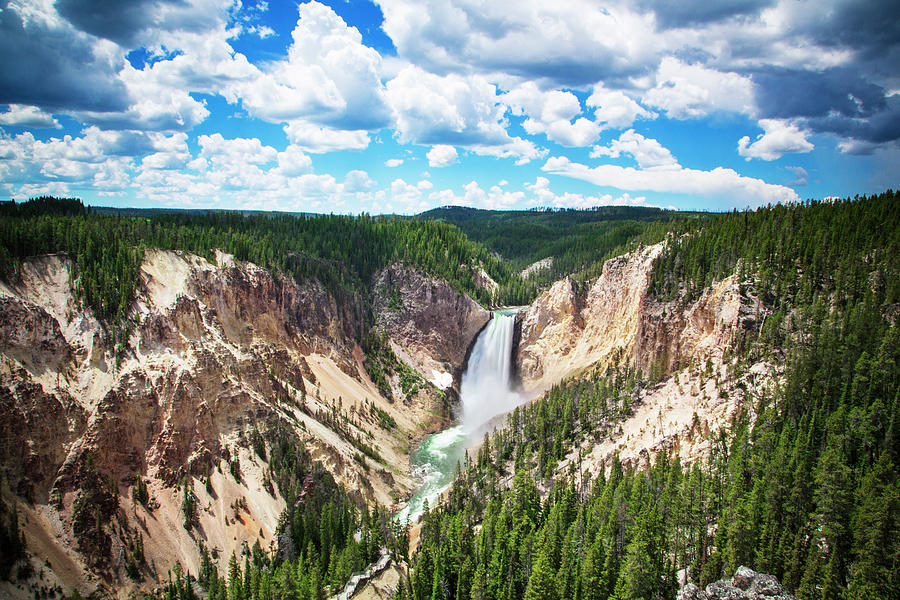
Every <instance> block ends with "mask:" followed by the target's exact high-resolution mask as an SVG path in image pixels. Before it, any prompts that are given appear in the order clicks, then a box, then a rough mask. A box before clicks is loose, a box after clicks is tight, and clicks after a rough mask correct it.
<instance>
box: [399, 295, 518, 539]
mask: <svg viewBox="0 0 900 600" xmlns="http://www.w3.org/2000/svg"><path fill="white" fill-rule="evenodd" d="M514 324H515V311H496V312H494V314H493V318H492V319H491V321H490V323H488V324H487V326H486V327H485V328H484V330H483V331H482V332H481V334H480V335H479V336H478V340H477V341H476V342H475V346H474V347H473V348H472V354H471V355H470V356H469V362H468V365H467V366H466V371H465V372H464V373H463V376H462V381H461V383H460V389H459V395H460V401H461V403H462V415H461V416H462V422H461V424H460V425H457V426H456V427H451V428H449V429H445V430H444V431H441V432H440V433H435V434H434V435H431V436H429V437H428V438H427V439H426V440H425V441H424V442H422V445H421V446H420V447H419V448H418V449H417V450H416V451H415V452H414V453H413V455H412V463H413V475H414V477H416V479H417V480H418V481H419V488H418V489H417V490H416V492H415V493H414V494H413V496H412V498H410V500H409V504H408V505H407V506H406V507H405V508H404V509H403V510H401V511H400V512H398V513H397V516H396V519H397V521H398V522H400V523H404V522H406V521H415V520H417V519H418V518H419V516H420V515H421V514H422V512H423V511H424V507H425V504H426V503H427V504H428V505H429V506H434V504H435V502H437V500H438V498H440V495H441V493H442V492H443V491H444V490H446V489H447V487H449V485H450V484H451V483H453V476H454V474H455V471H456V465H457V464H459V463H461V462H462V459H463V457H464V456H465V452H466V447H467V446H468V445H469V444H470V443H471V442H474V441H475V440H477V439H478V436H479V435H480V434H482V433H483V432H484V430H485V429H486V428H487V427H486V426H487V425H488V423H489V422H490V421H491V419H493V418H494V417H496V416H497V415H501V414H503V413H505V412H509V411H511V410H512V409H514V408H515V407H516V406H518V405H519V404H521V403H522V397H521V396H519V394H517V393H516V392H514V391H513V390H512V389H511V386H510V384H511V382H510V378H511V376H512V371H511V361H512V338H513V326H514Z"/></svg>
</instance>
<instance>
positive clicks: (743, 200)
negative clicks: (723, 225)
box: [541, 156, 799, 208]
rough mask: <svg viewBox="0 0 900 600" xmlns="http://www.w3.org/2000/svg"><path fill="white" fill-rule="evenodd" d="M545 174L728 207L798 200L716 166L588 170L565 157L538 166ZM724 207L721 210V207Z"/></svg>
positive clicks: (787, 192)
mask: <svg viewBox="0 0 900 600" xmlns="http://www.w3.org/2000/svg"><path fill="white" fill-rule="evenodd" d="M541 168H542V170H544V171H546V172H548V173H554V174H557V175H565V176H567V177H573V178H575V179H581V180H583V181H588V182H590V183H593V184H594V185H598V186H609V187H614V188H617V189H620V190H626V191H648V192H666V193H673V194H696V195H700V196H708V197H709V196H712V197H719V198H727V199H729V200H730V202H731V204H730V206H731V207H741V208H743V207H745V206H752V207H756V206H762V205H765V204H768V203H770V202H771V203H777V202H793V201H796V200H798V199H799V197H798V196H797V192H795V191H794V190H792V189H791V188H788V187H785V186H782V185H775V184H770V183H766V182H765V181H763V180H761V179H755V178H752V177H745V176H743V175H740V174H739V173H738V172H737V171H735V170H733V169H726V168H723V167H716V168H715V169H712V170H711V171H702V170H697V169H688V168H685V167H681V166H676V167H673V168H668V169H635V168H633V167H620V166H617V165H600V166H597V167H588V166H586V165H583V164H579V163H575V162H571V161H570V160H569V159H568V158H567V157H565V156H553V157H550V158H549V159H547V162H546V163H545V164H544V166H543V167H541ZM723 208H724V207H723Z"/></svg>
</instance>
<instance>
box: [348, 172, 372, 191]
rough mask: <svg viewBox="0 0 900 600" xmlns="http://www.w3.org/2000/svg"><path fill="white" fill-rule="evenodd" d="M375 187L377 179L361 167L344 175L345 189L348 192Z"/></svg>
mask: <svg viewBox="0 0 900 600" xmlns="http://www.w3.org/2000/svg"><path fill="white" fill-rule="evenodd" d="M373 187H375V180H373V179H372V178H371V177H369V174H368V173H366V172H365V171H362V170H360V169H353V170H352V171H348V172H347V175H346V176H345V177H344V190H345V191H347V192H363V191H365V190H370V189H372V188H373Z"/></svg>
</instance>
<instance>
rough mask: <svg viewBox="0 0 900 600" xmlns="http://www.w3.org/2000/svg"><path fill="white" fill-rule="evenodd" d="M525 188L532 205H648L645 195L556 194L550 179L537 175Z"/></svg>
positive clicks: (577, 206) (570, 206)
mask: <svg viewBox="0 0 900 600" xmlns="http://www.w3.org/2000/svg"><path fill="white" fill-rule="evenodd" d="M525 189H527V190H528V191H530V192H531V194H532V196H533V198H532V201H531V202H530V204H532V205H533V206H552V207H554V208H577V209H586V208H591V207H594V206H649V205H648V204H647V198H646V197H645V196H638V197H636V198H632V197H631V195H630V194H622V195H621V196H617V197H614V196H613V195H612V194H603V195H601V196H584V195H582V194H573V193H571V192H564V193H562V194H556V193H554V192H553V191H552V190H551V189H550V180H549V179H547V178H546V177H540V176H538V177H537V178H536V179H535V181H534V183H526V184H525Z"/></svg>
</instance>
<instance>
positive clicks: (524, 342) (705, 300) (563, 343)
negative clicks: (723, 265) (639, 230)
mask: <svg viewBox="0 0 900 600" xmlns="http://www.w3.org/2000/svg"><path fill="white" fill-rule="evenodd" d="M663 247H664V243H660V244H656V245H653V246H648V247H645V248H640V249H638V250H635V251H633V252H631V253H630V254H626V255H623V256H620V257H617V258H613V259H611V260H608V261H607V262H606V264H604V266H603V271H602V273H601V275H600V277H598V278H597V279H595V280H594V281H593V282H590V283H589V284H587V285H586V286H585V287H584V288H582V287H581V286H579V285H578V283H577V282H575V281H574V280H573V279H571V278H566V279H563V280H560V281H558V282H556V283H555V284H553V286H552V287H551V288H550V289H549V290H547V291H546V292H544V293H543V294H541V296H540V297H538V299H537V300H535V301H534V303H532V304H531V306H529V307H528V308H527V309H525V310H523V311H521V312H520V313H519V315H518V317H517V327H518V336H517V338H518V345H517V349H516V369H517V376H518V379H519V382H520V384H521V386H522V388H523V390H524V391H525V392H526V393H529V394H532V395H536V394H537V393H540V392H542V391H544V390H546V389H548V388H549V387H550V386H551V385H553V384H554V383H556V382H558V381H560V380H562V379H563V378H565V377H567V376H569V375H572V374H574V373H577V372H579V371H581V370H583V369H585V368H586V367H589V366H597V367H599V368H601V369H602V368H605V367H608V366H624V365H630V366H634V367H635V368H638V369H641V370H642V371H644V372H645V373H646V372H648V371H649V370H650V369H652V368H657V369H659V370H660V371H661V372H664V373H669V372H671V371H673V370H675V369H677V368H679V367H680V366H681V365H682V364H683V363H685V362H686V361H689V360H705V359H706V358H708V357H709V356H711V355H712V354H714V353H719V354H721V352H722V351H723V349H724V348H725V347H727V345H728V344H729V343H730V342H731V340H732V339H733V337H734V333H735V332H736V331H737V330H740V329H742V328H747V327H753V326H755V324H756V319H757V314H758V312H759V310H760V307H759V303H758V301H757V300H756V299H755V298H753V297H752V296H749V295H747V294H744V293H741V290H740V287H739V286H738V285H737V284H736V283H735V282H734V280H733V279H732V278H728V279H725V280H723V281H721V282H719V283H718V284H717V285H716V286H715V287H714V288H711V289H708V290H706V291H705V292H704V293H703V295H702V296H701V297H700V298H699V299H698V300H696V301H695V302H693V303H691V304H689V305H687V306H681V305H680V304H679V303H678V302H670V303H661V302H657V301H655V300H654V299H653V298H652V297H650V296H649V295H648V286H649V283H650V273H651V269H652V265H653V260H654V259H655V258H656V257H657V256H658V255H659V254H660V253H661V252H662V250H663Z"/></svg>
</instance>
